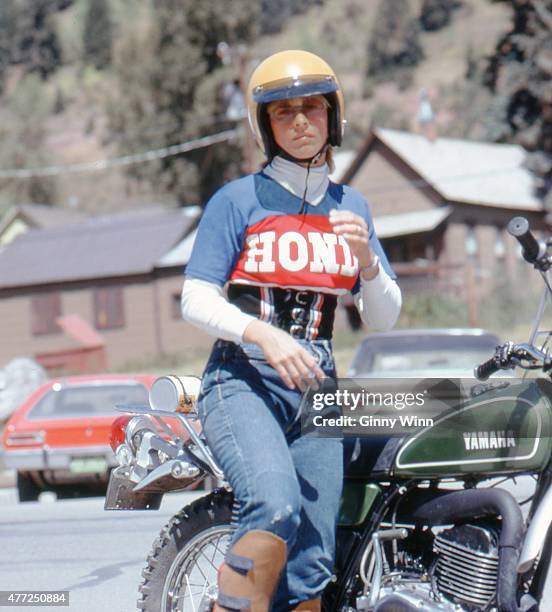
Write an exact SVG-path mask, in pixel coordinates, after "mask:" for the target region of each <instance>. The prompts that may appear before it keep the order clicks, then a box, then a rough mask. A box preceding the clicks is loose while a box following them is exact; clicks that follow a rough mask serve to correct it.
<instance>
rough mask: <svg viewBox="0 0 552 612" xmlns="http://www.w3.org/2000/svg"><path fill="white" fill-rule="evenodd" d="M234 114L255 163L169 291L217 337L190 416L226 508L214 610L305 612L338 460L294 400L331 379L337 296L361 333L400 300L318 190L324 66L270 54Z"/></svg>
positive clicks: (368, 246)
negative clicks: (253, 149) (305, 427)
mask: <svg viewBox="0 0 552 612" xmlns="http://www.w3.org/2000/svg"><path fill="white" fill-rule="evenodd" d="M248 110H249V121H250V124H251V127H252V129H253V131H254V133H255V136H256V139H257V142H258V144H259V145H260V147H261V149H262V150H263V152H264V153H265V155H266V158H267V165H266V166H265V167H264V169H263V170H262V171H261V172H259V173H256V174H253V175H250V176H246V177H244V178H242V179H239V180H237V181H233V182H231V183H229V184H227V185H225V186H224V187H223V188H222V189H220V190H219V191H218V192H217V193H216V194H215V195H214V196H213V198H212V199H211V200H210V202H209V203H208V205H207V207H206V209H205V212H204V214H203V217H202V220H201V223H200V225H199V229H198V233H197V238H196V241H195V244H194V249H193V252H192V256H191V259H190V261H189V263H188V266H187V268H186V280H185V283H184V288H183V292H182V313H183V316H184V318H185V319H187V320H188V321H190V322H192V323H194V324H195V325H197V326H199V327H201V328H202V329H204V330H205V331H207V332H209V333H210V334H212V335H214V336H216V337H218V338H219V340H217V342H216V343H215V345H214V348H213V351H212V353H211V356H210V358H209V361H208V364H207V366H206V369H205V372H204V375H203V379H202V387H201V394H200V399H199V402H198V411H199V415H200V419H201V422H202V425H203V430H204V433H205V436H206V438H207V441H208V443H209V447H210V448H211V450H212V452H213V454H214V456H215V458H216V460H217V461H218V463H219V465H220V466H221V468H222V469H223V471H224V473H225V476H226V478H227V480H228V482H229V483H230V485H231V486H232V488H233V491H234V495H235V499H236V501H237V507H238V513H237V514H238V516H236V521H237V529H236V532H235V533H234V538H233V541H232V546H231V547H230V550H229V552H228V554H227V555H226V558H225V562H224V564H223V565H222V567H221V569H220V572H219V585H218V586H219V595H218V600H217V604H216V605H215V610H221V611H222V610H252V611H253V612H261V611H262V612H266V611H267V610H269V609H273V610H277V611H280V610H290V609H291V610H310V611H311V612H316V611H318V610H320V594H321V592H322V590H323V589H324V586H325V585H326V584H327V582H328V581H329V579H330V578H331V575H332V568H333V557H334V537H335V521H336V516H337V511H338V506H339V499H340V494H341V482H342V475H343V474H342V472H343V465H342V464H343V448H342V441H341V440H339V439H328V438H325V439H324V438H315V437H311V436H303V437H302V436H301V435H300V434H301V431H300V420H299V418H298V417H299V413H298V407H299V403H300V399H301V394H302V392H303V391H305V390H306V389H307V388H308V387H309V386H310V385H317V384H318V382H319V381H322V380H323V379H324V378H325V377H332V378H333V377H335V366H334V361H333V357H332V353H331V336H332V327H333V319H334V311H335V307H336V303H337V297H338V296H339V295H342V294H345V293H346V292H348V291H352V293H353V295H354V297H355V301H356V303H357V306H358V307H359V310H360V313H361V316H362V318H363V320H364V321H365V322H366V323H367V324H368V325H369V326H370V327H372V328H375V329H389V328H391V327H392V326H393V325H394V323H395V321H396V319H397V317H398V314H399V310H400V305H401V295H400V290H399V288H398V286H397V284H396V283H395V281H394V278H395V277H394V275H393V273H392V271H391V269H390V267H389V264H388V263H387V259H386V257H385V255H384V253H383V251H382V249H381V246H380V245H379V242H378V240H377V238H376V236H375V234H374V229H373V224H372V222H371V218H370V213H369V211H368V206H367V204H366V202H365V200H364V199H363V197H362V196H361V195H360V194H358V193H357V192H355V191H354V190H352V189H350V188H347V187H343V186H340V185H335V184H333V183H331V182H330V181H329V179H328V173H329V166H330V165H331V147H334V146H339V145H340V144H341V139H342V134H343V126H344V119H343V96H342V93H341V89H340V86H339V83H338V81H337V78H336V76H335V74H334V72H333V70H332V69H331V68H330V66H329V65H328V64H327V63H326V62H324V61H323V60H322V59H321V58H319V57H317V56H316V55H313V54H311V53H307V52H305V51H284V52H281V53H276V54H275V55H272V56H271V57H269V58H268V59H266V60H265V61H264V62H262V63H261V64H260V65H259V66H258V67H257V69H256V70H255V72H254V73H253V75H252V77H251V80H250V82H249V86H248ZM227 283H228V286H227V291H226V293H224V292H223V287H224V286H225V285H226V284H227ZM271 602H272V608H271Z"/></svg>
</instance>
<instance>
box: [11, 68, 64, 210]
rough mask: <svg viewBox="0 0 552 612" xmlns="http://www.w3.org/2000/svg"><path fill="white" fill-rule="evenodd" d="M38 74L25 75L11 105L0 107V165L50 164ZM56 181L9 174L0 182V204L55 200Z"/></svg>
mask: <svg viewBox="0 0 552 612" xmlns="http://www.w3.org/2000/svg"><path fill="white" fill-rule="evenodd" d="M43 87H44V86H43V84H42V83H41V81H40V78H39V77H38V75H28V76H26V77H25V78H24V79H23V80H22V81H20V82H19V84H18V86H17V88H16V89H15V91H14V92H13V99H12V104H11V105H10V109H9V110H6V109H4V110H3V113H4V117H3V119H4V120H3V121H2V122H0V140H1V142H2V147H1V148H0V168H3V169H20V168H39V167H43V166H47V165H51V163H52V160H51V157H50V156H49V155H48V152H47V151H46V150H45V147H44V137H45V122H46V118H47V117H48V114H49V112H50V102H49V100H48V99H47V98H46V97H45V96H44V95H43ZM56 196H57V183H56V179H55V178H54V177H50V176H31V177H25V178H20V179H19V178H8V179H2V181H1V182H0V206H1V205H2V204H8V203H9V204H13V203H14V202H36V203H38V204H54V203H55V201H56Z"/></svg>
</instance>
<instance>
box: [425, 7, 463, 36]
mask: <svg viewBox="0 0 552 612" xmlns="http://www.w3.org/2000/svg"><path fill="white" fill-rule="evenodd" d="M454 7H455V1H454V0H424V2H423V4H422V9H421V13H420V23H421V24H422V28H423V29H424V30H426V31H428V32H430V31H434V30H440V29H441V28H444V27H445V26H447V25H448V24H449V23H450V19H451V16H452V11H453V9H454Z"/></svg>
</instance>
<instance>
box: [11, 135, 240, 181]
mask: <svg viewBox="0 0 552 612" xmlns="http://www.w3.org/2000/svg"><path fill="white" fill-rule="evenodd" d="M237 135H238V130H237V129H232V130H225V131H223V132H219V133H217V134H212V135H210V136H203V137H202V138H196V139H194V140H189V141H188V142H181V143H179V144H175V145H171V146H169V147H164V148H162V149H155V150H150V151H144V152H142V153H135V154H133V155H124V156H123V157H114V158H112V159H101V160H98V161H95V162H83V163H80V164H70V165H65V166H45V167H42V168H13V169H6V170H0V178H4V179H9V178H19V179H29V178H36V177H44V176H58V175H60V174H71V173H77V172H99V171H101V170H107V169H110V168H119V167H122V166H130V165H132V164H140V163H144V162H149V161H154V160H156V159H164V158H166V157H172V156H173V155H178V154H180V153H188V152H189V151H195V150H197V149H202V148H205V147H209V146H211V145H213V144H216V143H219V142H225V141H228V140H232V139H233V138H235V137H236V136H237Z"/></svg>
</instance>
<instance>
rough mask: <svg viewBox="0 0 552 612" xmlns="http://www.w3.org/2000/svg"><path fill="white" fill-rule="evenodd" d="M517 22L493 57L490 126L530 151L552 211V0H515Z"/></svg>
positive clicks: (538, 186) (488, 80)
mask: <svg viewBox="0 0 552 612" xmlns="http://www.w3.org/2000/svg"><path fill="white" fill-rule="evenodd" d="M509 3H510V4H511V6H512V10H513V12H512V25H511V29H510V31H509V32H507V33H506V34H505V35H504V36H502V37H501V38H500V40H499V41H498V43H497V46H496V49H495V52H494V54H493V55H492V56H491V58H490V60H489V64H488V67H487V70H486V74H485V78H484V82H485V84H486V85H487V87H489V88H490V90H491V91H492V92H493V94H494V96H495V98H494V103H493V105H492V107H491V112H490V116H489V120H488V128H489V133H490V135H491V137H492V138H493V139H494V140H496V141H498V142H515V143H518V144H521V145H522V146H524V147H525V148H526V149H527V150H528V151H529V152H530V154H529V156H528V160H527V165H528V167H529V168H530V169H531V170H532V171H533V172H534V174H535V179H536V180H535V191H536V194H537V195H538V196H539V197H541V198H542V199H543V201H544V202H545V205H546V207H547V209H548V210H549V211H552V0H509Z"/></svg>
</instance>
